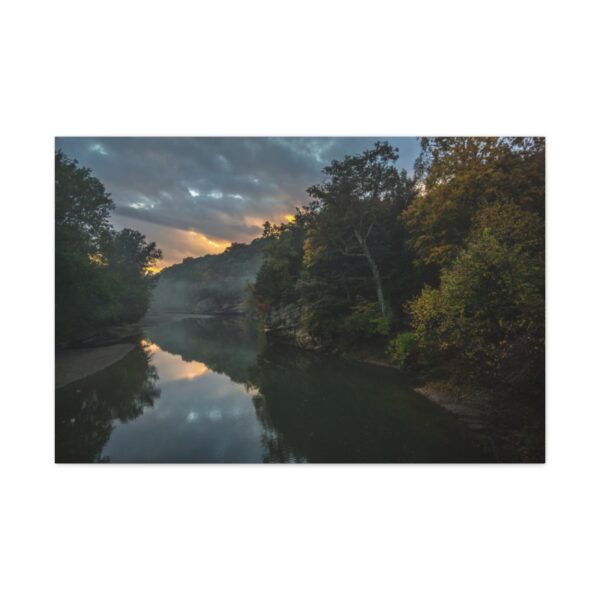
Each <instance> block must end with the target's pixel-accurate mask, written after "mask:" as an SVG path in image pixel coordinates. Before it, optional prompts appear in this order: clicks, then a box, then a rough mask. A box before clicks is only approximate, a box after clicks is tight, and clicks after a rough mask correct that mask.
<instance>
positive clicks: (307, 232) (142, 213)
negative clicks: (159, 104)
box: [54, 137, 545, 463]
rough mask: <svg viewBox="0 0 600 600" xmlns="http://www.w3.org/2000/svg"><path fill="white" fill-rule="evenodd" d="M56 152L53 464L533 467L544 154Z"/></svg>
mask: <svg viewBox="0 0 600 600" xmlns="http://www.w3.org/2000/svg"><path fill="white" fill-rule="evenodd" d="M55 144H56V147H55V155H54V160H55V301H56V312H55V333H56V335H55V338H56V339H55V342H56V356H55V388H56V389H55V461H56V462H58V463H498V462H510V463H539V462H544V460H545V436H544V432H545V388H544V382H545V256H544V248H545V234H544V223H545V216H544V210H545V139H544V138H537V137H421V138H413V137H376V138H366V137H328V138H325V137H322V138H308V137H297V138H286V137H275V138H261V137H249V138H235V137H222V138H207V137H185V138H168V137H160V138H151V137H116V138H106V137H93V138H92V137H89V138H84V137H61V138H56V140H55Z"/></svg>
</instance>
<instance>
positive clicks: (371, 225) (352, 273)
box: [253, 143, 418, 345]
mask: <svg viewBox="0 0 600 600" xmlns="http://www.w3.org/2000/svg"><path fill="white" fill-rule="evenodd" d="M397 158H398V155H397V151H396V150H394V149H393V148H391V146H389V144H387V143H379V144H376V145H375V147H374V148H373V149H370V150H367V151H366V152H363V153H361V154H358V155H356V156H346V157H345V158H344V160H342V161H333V162H332V163H331V165H329V166H327V167H326V168H325V169H324V170H323V173H324V175H325V179H324V181H323V182H322V183H320V184H318V185H315V186H312V187H311V188H309V190H308V193H309V195H310V196H311V197H312V201H311V202H310V203H309V204H308V206H304V207H303V208H302V209H301V210H297V212H296V216H295V219H294V221H293V222H292V223H285V224H282V225H279V226H277V225H272V224H271V223H265V227H264V233H263V237H264V238H265V239H268V240H269V242H270V245H269V247H268V250H267V251H266V252H265V261H264V263H263V266H262V267H261V269H260V271H259V273H258V276H257V280H256V285H255V288H254V291H253V293H254V296H255V303H256V304H257V305H258V306H259V307H261V312H262V314H263V315H264V316H265V318H267V319H268V318H269V315H273V314H275V313H276V312H277V311H280V310H281V308H282V307H284V306H286V305H290V304H297V305H301V306H302V311H301V312H302V323H299V324H298V326H299V327H302V329H304V330H305V331H306V332H308V333H309V334H310V335H311V336H312V337H313V338H316V339H318V340H319V341H320V343H322V344H326V345H337V344H344V343H347V342H348V341H350V340H353V341H356V340H359V339H367V338H369V337H374V336H375V337H376V336H382V335H386V334H387V331H389V328H390V327H391V323H392V321H393V317H392V315H401V313H402V307H403V304H404V302H405V301H406V300H407V299H408V298H409V297H410V296H411V295H414V293H416V291H417V290H418V284H417V282H416V281H415V279H414V269H413V266H412V261H413V259H412V255H411V254H410V251H409V250H408V248H407V245H406V239H405V228H404V225H403V223H402V222H401V221H399V220H398V219H397V216H398V214H399V213H400V212H401V211H403V210H404V209H405V208H406V206H408V205H409V204H410V202H411V201H412V199H413V197H414V195H415V191H414V182H413V180H412V179H411V178H410V177H409V176H408V175H407V173H406V172H405V171H401V172H398V170H397V168H396V166H395V160H396V159H397ZM373 311H375V313H374V314H372V313H373Z"/></svg>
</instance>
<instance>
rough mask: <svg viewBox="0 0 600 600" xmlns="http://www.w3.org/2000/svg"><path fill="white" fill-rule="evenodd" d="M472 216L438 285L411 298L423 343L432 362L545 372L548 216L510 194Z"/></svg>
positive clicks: (497, 374)
mask: <svg viewBox="0 0 600 600" xmlns="http://www.w3.org/2000/svg"><path fill="white" fill-rule="evenodd" d="M474 221H475V226H474V229H473V232H472V233H471V235H470V236H469V237H468V240H467V243H466V248H465V249H464V250H463V251H462V252H461V253H460V254H459V255H458V257H457V258H456V259H455V261H454V262H453V263H452V265H451V266H449V267H447V268H445V269H443V270H442V274H441V282H440V286H439V289H434V288H431V287H429V286H426V287H425V288H424V289H423V291H422V292H421V294H420V295H419V297H418V298H417V299H416V300H414V301H413V302H412V303H411V305H410V311H411V314H412V320H413V326H414V330H415V335H416V338H417V341H418V344H419V345H420V347H421V348H422V350H423V351H424V353H425V356H426V357H427V358H428V359H429V361H430V362H431V363H446V364H453V365H454V367H453V369H454V373H455V374H458V375H459V376H460V377H464V376H475V377H476V378H477V377H479V378H482V377H483V378H489V379H492V380H498V379H504V380H505V381H516V380H523V379H528V380H529V381H532V380H535V379H536V378H537V379H538V380H539V374H540V373H541V372H543V348H544V247H543V240H544V235H543V221H542V220H541V218H540V217H539V216H538V215H536V214H534V213H532V212H531V211H527V210H525V209H523V208H521V207H519V206H517V205H516V204H514V203H512V202H505V203H502V204H496V205H493V206H489V207H486V208H484V209H482V210H481V211H480V212H479V213H478V214H477V215H476V216H475V219H474ZM515 357H518V359H517V360H516V361H515V360H514V359H515ZM510 361H512V365H509V362H510ZM509 371H510V372H509Z"/></svg>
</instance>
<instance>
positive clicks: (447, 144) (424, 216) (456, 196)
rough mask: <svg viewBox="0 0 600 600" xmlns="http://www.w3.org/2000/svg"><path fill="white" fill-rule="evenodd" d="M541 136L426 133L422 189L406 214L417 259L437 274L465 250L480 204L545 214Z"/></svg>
mask: <svg viewBox="0 0 600 600" xmlns="http://www.w3.org/2000/svg"><path fill="white" fill-rule="evenodd" d="M544 164H545V143H544V139H543V138H492V137H489V138H475V137H462V138H461V137H453V138H422V139H421V154H420V156H419V158H418V159H417V162H416V164H415V174H416V176H417V179H418V184H419V187H420V193H419V195H418V196H417V198H416V199H415V201H414V202H413V203H412V204H411V206H410V207H409V208H408V209H407V210H406V211H405V213H404V214H403V217H402V218H403V220H404V222H405V224H406V226H407V228H408V231H409V234H410V242H411V246H412V248H413V250H414V252H415V255H416V262H417V264H418V265H419V266H421V267H429V268H430V269H431V272H432V273H433V277H431V279H430V283H437V274H438V273H439V271H440V269H442V268H444V267H448V266H449V265H450V264H451V263H452V261H453V260H454V259H455V258H456V257H457V255H458V254H459V253H460V252H461V251H462V250H463V249H464V247H465V241H466V240H467V238H468V235H469V232H470V230H471V225H472V219H473V216H474V215H475V213H476V212H477V211H478V210H479V209H480V208H482V207H484V206H487V205H490V204H494V203H496V202H501V201H511V202H514V203H515V204H517V205H519V206H520V207H522V208H524V209H526V210H529V211H532V212H534V213H536V214H538V215H540V216H542V217H543V215H544V186H545V172H544V169H545V166H544Z"/></svg>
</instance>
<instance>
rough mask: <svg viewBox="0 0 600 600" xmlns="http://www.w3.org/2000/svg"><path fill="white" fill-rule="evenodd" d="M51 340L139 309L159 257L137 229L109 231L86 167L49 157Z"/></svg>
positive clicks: (100, 194) (106, 200)
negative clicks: (52, 208)
mask: <svg viewBox="0 0 600 600" xmlns="http://www.w3.org/2000/svg"><path fill="white" fill-rule="evenodd" d="M55 186H56V206H55V216H56V219H55V236H56V254H55V274H56V339H57V341H58V342H66V341H71V340H74V339H79V338H82V337H85V336H86V335H89V334H90V333H92V332H95V331H97V330H99V329H101V328H104V327H107V326H109V325H113V324H117V323H122V322H130V321H135V320H138V319H139V318H141V317H142V315H143V314H144V313H145V311H146V309H147V307H148V303H149V299H150V291H151V288H152V284H153V279H152V277H151V276H149V275H148V273H147V269H148V268H149V267H151V266H152V265H153V264H154V263H155V261H156V260H157V259H159V258H160V257H161V252H160V250H158V249H157V248H156V245H155V244H154V243H150V244H148V243H146V240H145V237H144V236H143V235H142V234H140V233H139V232H137V231H133V230H131V229H124V230H123V231H120V232H115V231H114V230H113V228H112V226H111V225H110V223H109V221H108V218H109V215H110V211H111V210H112V209H113V208H114V204H113V202H112V200H111V199H110V196H109V194H107V193H106V191H105V189H104V186H103V185H102V183H101V182H100V181H99V180H98V179H96V178H95V177H93V176H92V175H91V172H90V170H89V169H86V168H83V167H79V166H78V163H77V161H75V160H71V159H69V158H67V157H66V156H65V155H64V154H63V153H62V152H60V151H59V152H57V153H56V155H55Z"/></svg>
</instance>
